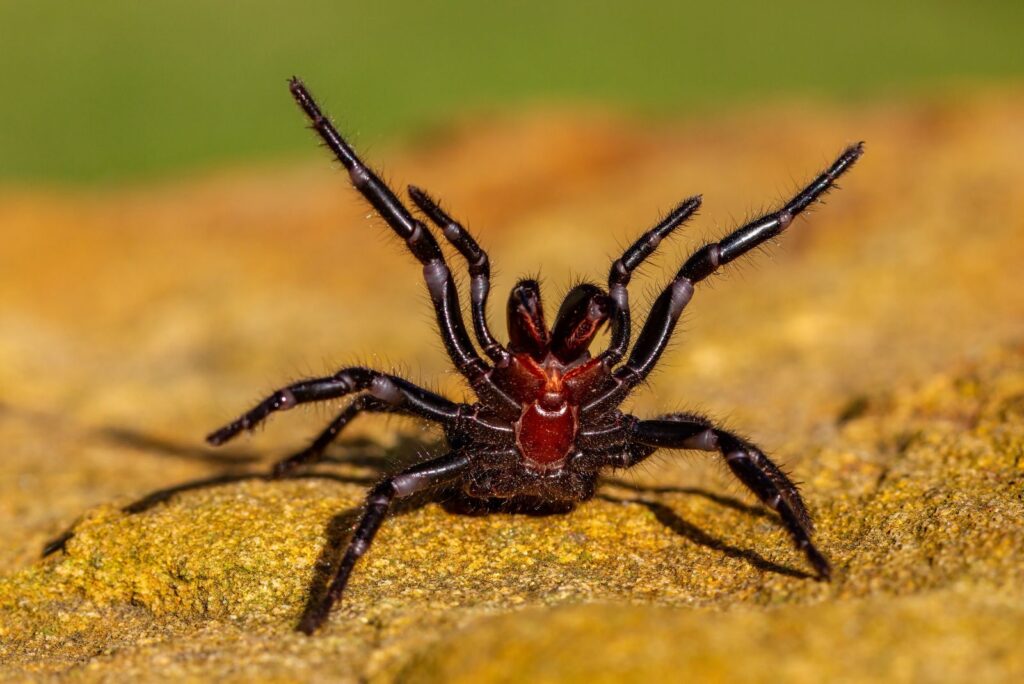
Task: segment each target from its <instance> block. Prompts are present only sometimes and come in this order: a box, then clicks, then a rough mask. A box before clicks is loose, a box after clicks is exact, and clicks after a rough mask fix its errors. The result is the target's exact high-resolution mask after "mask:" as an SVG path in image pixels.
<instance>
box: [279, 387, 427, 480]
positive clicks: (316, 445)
mask: <svg viewBox="0 0 1024 684" xmlns="http://www.w3.org/2000/svg"><path fill="white" fill-rule="evenodd" d="M364 412H370V413H399V412H400V413H411V414H412V415H418V414H416V413H415V412H410V411H402V410H401V408H400V407H396V406H394V405H392V404H389V403H387V402H386V401H381V400H380V399H378V398H377V397H375V396H373V395H372V394H361V395H359V396H358V397H356V398H355V399H354V400H353V401H352V403H351V404H349V405H348V406H346V407H345V408H344V409H343V410H342V411H341V412H340V413H339V414H338V415H337V416H335V418H334V420H332V421H331V424H330V425H328V426H327V427H326V428H325V429H324V430H323V432H321V433H320V434H319V435H317V436H316V439H314V440H313V442H312V443H311V444H310V445H309V446H308V447H306V448H305V449H303V450H302V451H299V452H296V453H294V454H292V455H291V456H289V457H288V458H284V459H281V460H280V461H278V462H277V463H275V464H274V467H273V469H272V470H271V476H272V477H275V478H278V477H284V476H285V475H288V474H289V473H291V472H292V471H294V470H295V469H296V468H299V467H300V466H304V465H313V464H314V463H318V462H319V461H320V460H321V459H323V456H324V451H325V450H326V449H327V447H328V446H329V445H330V443H331V442H333V441H334V440H335V439H337V438H338V435H340V434H341V431H342V430H343V429H344V428H345V426H346V425H348V424H349V423H351V422H352V420H353V419H354V418H355V417H356V416H358V415H359V414H360V413H364ZM422 417H424V418H427V419H428V420H429V419H430V416H422Z"/></svg>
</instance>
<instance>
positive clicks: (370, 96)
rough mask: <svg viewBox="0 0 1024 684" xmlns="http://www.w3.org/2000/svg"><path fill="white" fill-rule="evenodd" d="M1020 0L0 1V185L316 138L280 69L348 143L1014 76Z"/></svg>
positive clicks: (124, 171) (113, 175)
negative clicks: (309, 94) (495, 124)
mask: <svg viewBox="0 0 1024 684" xmlns="http://www.w3.org/2000/svg"><path fill="white" fill-rule="evenodd" d="M1022 37H1024V2H1022V1H1021V0H1007V1H1004V2H995V1H976V2H945V1H941V0H933V1H930V2H920V1H914V2H893V1H892V0H889V1H885V0H867V1H861V2H858V3H838V2H807V1H806V0H775V1H774V2H772V3H750V2H741V1H738V0H725V1H721V0H720V1H718V2H707V1H704V2H697V3H681V2H680V3H669V2H659V3H643V2H631V3H625V2H621V1H619V2H559V1H555V0H547V1H546V2H510V3H502V4H498V3H480V2H465V1H461V0H460V1H458V2H447V3H437V4H435V3H429V2H410V1H408V0H403V1H401V2H391V3H379V2H328V1H326V0H323V1H318V0H293V1H291V2H287V3H286V2H271V1H270V0H253V1H250V2H228V1H226V0H225V1H220V2H214V1H211V0H174V2H165V1H163V0H159V1H158V0H147V1H145V2H128V1H123V2H113V1H109V0H92V1H90V2H66V1H65V2H52V1H48V0H31V1H28V0H0V51H2V59H0V83H3V86H4V87H3V97H2V99H0V182H3V183H5V184H11V183H17V184H35V183H46V184H55V183H56V184H82V183H85V184H90V185H94V184H107V183H111V182H117V183H123V182H135V181H139V180H144V179H150V178H154V177H168V176H178V175H183V174H186V173H189V172H193V171H196V170H202V169H208V168H211V167H218V166H226V165H235V164H246V163H251V162H254V161H263V160H268V161H273V160H280V159H287V158H294V157H296V156H302V155H310V154H314V153H316V149H315V146H314V145H312V144H311V141H310V137H309V135H308V134H307V133H306V132H305V131H304V130H303V122H302V119H301V118H300V117H299V116H298V115H297V113H296V112H295V110H294V106H293V105H292V103H291V101H290V99H289V97H288V94H287V91H286V89H285V79H286V77H288V76H290V75H291V74H293V73H294V74H298V75H301V76H302V77H303V78H304V79H306V80H307V82H308V83H309V84H310V85H311V87H312V88H313V90H314V92H315V93H317V94H318V95H319V96H320V98H321V99H322V100H323V101H324V102H325V103H326V106H327V108H328V110H329V111H331V112H332V113H333V115H334V117H335V118H336V119H337V120H339V121H340V122H341V124H342V127H343V129H344V130H345V131H348V132H350V133H352V134H354V135H355V136H357V137H358V138H360V139H361V140H362V141H363V142H364V144H365V141H366V140H367V139H370V140H373V139H375V138H378V137H382V136H393V135H414V134H416V133H417V132H420V131H423V130H426V129H429V128H430V127H431V126H433V125H436V124H438V123H440V122H444V121H447V120H449V119H450V118H451V117H452V116H464V115H466V114H467V113H473V112H486V111H496V110H501V111H505V110H509V109H516V108H522V107H526V106H532V105H535V104H537V103H538V102H543V103H554V104H558V105H564V104H580V103H582V104H584V105H587V106H589V105H593V104H599V105H602V106H611V107H613V108H615V109H618V110H622V111H627V112H636V113H640V114H644V115H657V116H665V115H670V116H671V115H678V114H681V113H693V112H702V113H706V112H708V110H712V109H714V108H718V107H740V106H744V105H749V106H757V102H758V101H760V100H763V99H764V98H768V99H771V100H780V99H784V98H788V97H800V98H805V99H807V98H814V99H833V100H834V99H842V100H850V99H863V98H874V97H887V96H893V95H895V96H896V97H908V96H914V95H917V94H920V93H949V92H954V93H956V92H964V91H966V90H969V89H970V88H972V87H976V86H978V85H985V84H990V83H1001V82H1002V83H1005V82H1008V81H1019V80H1020V78H1021V76H1022V74H1024V47H1022V45H1021V43H1022Z"/></svg>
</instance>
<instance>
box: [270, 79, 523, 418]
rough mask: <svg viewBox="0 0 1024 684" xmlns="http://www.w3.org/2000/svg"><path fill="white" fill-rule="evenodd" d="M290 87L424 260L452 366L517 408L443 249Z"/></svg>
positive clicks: (303, 92)
mask: <svg viewBox="0 0 1024 684" xmlns="http://www.w3.org/2000/svg"><path fill="white" fill-rule="evenodd" d="M289 89H290V90H291V94H292V97H294V98H295V101H296V102H297V103H298V104H299V106H300V107H301V108H302V110H303V111H304V112H305V113H306V116H307V117H309V120H310V121H311V122H312V124H313V129H314V130H315V131H316V132H317V133H318V134H319V135H320V137H321V138H322V139H323V141H324V143H325V144H326V145H327V146H328V147H329V148H330V149H331V151H332V152H334V156H335V157H337V159H338V161H340V162H341V164H342V165H343V166H344V167H345V168H346V169H347V170H348V173H349V178H350V179H351V180H352V185H353V186H354V187H355V188H356V190H358V191H359V192H360V193H361V194H362V195H363V197H365V198H366V200H367V201H368V202H369V203H370V204H371V205H372V206H373V208H374V209H376V210H377V212H378V213H379V214H380V215H381V217H382V218H383V219H384V220H385V221H387V223H388V225H389V226H391V229H392V230H393V231H395V233H396V234H397V235H398V237H400V238H402V239H403V240H404V241H405V244H406V245H407V246H408V248H409V252H411V253H412V255H413V256H414V257H416V259H417V260H418V261H419V262H420V263H421V264H422V265H423V279H424V280H425V281H426V284H427V290H428V291H429V293H430V299H431V302H432V303H433V305H434V312H435V314H436V316H437V323H438V326H439V328H440V331H441V337H442V338H443V340H444V345H445V349H447V351H448V356H449V357H451V360H452V363H453V364H455V367H456V369H458V371H459V372H460V373H461V374H462V375H464V376H465V377H466V379H467V380H469V383H470V385H471V386H472V388H473V390H474V391H476V392H478V393H480V394H483V395H485V396H488V397H492V398H494V399H497V400H498V402H499V403H504V404H506V405H507V406H508V407H509V409H510V410H516V411H518V409H519V407H518V405H517V404H516V403H515V402H514V401H513V400H512V399H511V398H510V397H509V396H508V395H506V394H505V393H504V392H502V391H501V390H500V389H499V388H498V387H497V386H496V385H494V384H493V383H492V382H491V379H490V370H491V368H490V366H489V365H488V364H487V363H486V362H485V361H484V360H483V359H481V358H480V356H479V355H478V354H477V353H476V349H475V348H474V347H473V342H472V340H470V338H469V333H468V332H467V331H466V325H465V323H464V322H463V320H462V311H461V308H460V306H459V293H458V289H457V288H456V287H455V281H454V279H453V278H452V274H451V271H450V270H449V268H448V264H447V263H446V262H445V259H444V254H442V252H441V248H440V246H438V244H437V240H435V239H434V236H433V235H432V234H431V233H430V230H428V229H427V227H426V225H424V224H423V222H422V221H419V220H417V219H415V218H413V216H412V215H411V214H410V213H409V210H408V209H406V207H405V205H403V204H402V202H401V201H400V200H399V199H398V198H397V197H396V196H395V193H393V192H392V191H391V189H390V188H388V186H387V185H386V184H385V183H384V181H382V180H381V179H380V177H379V176H377V174H376V173H374V172H373V170H372V169H371V168H370V167H368V166H366V164H364V163H363V161H362V160H361V159H360V158H359V157H358V156H357V155H356V153H355V150H353V149H352V147H351V145H349V144H348V143H347V142H346V141H345V139H344V138H342V137H341V134H340V133H338V131H337V129H335V127H334V124H332V123H331V121H330V120H329V119H328V118H327V117H326V116H324V114H323V112H321V111H320V107H319V106H318V105H317V103H316V101H314V100H313V96H312V95H311V94H310V93H309V91H308V90H307V89H306V86H304V85H303V84H302V82H301V81H299V79H297V78H292V79H291V80H290V81H289Z"/></svg>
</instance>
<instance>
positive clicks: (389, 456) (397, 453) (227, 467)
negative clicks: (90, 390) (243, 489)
mask: <svg viewBox="0 0 1024 684" xmlns="http://www.w3.org/2000/svg"><path fill="white" fill-rule="evenodd" d="M96 436H97V437H99V438H100V439H102V440H107V441H111V442H114V443H116V444H119V445H122V446H128V447H131V448H135V449H138V450H140V451H146V452H149V453H154V454H158V455H161V456H170V457H174V458H182V459H185V460H190V461H202V462H204V463H209V464H212V465H219V466H221V468H222V471H221V472H219V473H217V474H214V475H210V476H206V477H199V478H196V479H193V480H187V481H185V482H180V483H178V484H175V485H171V486H169V487H161V488H159V489H155V490H153V491H151V492H148V493H146V494H144V495H142V496H141V497H139V498H138V499H135V500H134V501H132V502H130V503H128V504H125V505H124V506H122V507H121V511H122V512H123V513H126V514H128V515H135V514H139V513H144V512H145V511H148V510H150V509H152V508H154V507H156V506H158V505H160V504H163V503H167V502H168V501H170V500H171V499H173V498H174V497H175V496H177V495H179V494H184V493H186V492H190V491H196V490H202V489H209V488H213V487H221V486H224V485H230V484H234V483H237V482H245V481H251V480H265V481H268V482H272V481H275V480H286V479H319V480H334V481H335V482H339V483H343V484H357V485H361V486H366V487H368V486H370V485H372V484H374V483H375V482H377V480H378V479H379V478H380V477H381V476H382V475H383V474H384V473H386V472H389V471H390V469H391V468H393V467H394V466H395V464H396V463H398V464H403V463H408V464H411V463H412V462H414V457H413V454H415V453H416V449H415V447H414V445H419V442H416V441H415V440H412V439H407V438H400V439H399V442H398V444H397V445H396V447H395V448H393V449H389V450H381V449H380V448H379V447H377V445H376V444H375V443H373V442H372V441H370V440H361V441H360V440H353V441H352V442H351V443H346V444H345V445H344V446H345V447H346V448H353V449H355V453H354V454H353V455H352V456H351V457H350V458H338V457H333V456H326V457H325V458H324V460H323V462H325V463H335V464H346V465H350V466H355V467H360V468H365V469H367V470H368V471H370V472H369V474H368V475H365V476H359V475H339V474H336V473H330V472H324V471H320V470H307V471H303V472H298V473H294V474H291V475H288V476H286V477H281V478H275V477H273V476H271V475H270V468H269V467H268V468H266V470H265V471H264V470H258V471H257V470H252V469H246V468H247V467H248V466H251V464H253V463H257V462H262V461H263V460H264V459H262V458H259V457H258V456H257V455H255V454H254V453H252V452H248V451H239V450H237V449H236V450H229V451H225V452H223V453H214V452H213V451H212V450H211V449H205V448H202V447H195V446H191V445H188V444H180V443H175V442H171V441H169V440H165V439H162V438H158V437H153V436H151V435H146V434H144V433H140V432H137V431H134V430H131V429H126V428H120V427H107V428H101V429H99V430H97V431H96ZM270 463H273V461H271V462H270ZM76 524H77V522H76V523H72V524H71V525H70V526H69V527H68V528H67V529H65V530H64V531H63V532H62V533H61V534H59V535H57V536H56V537H54V538H53V539H51V540H50V541H48V542H47V543H46V544H44V546H43V549H42V552H41V556H42V557H43V558H45V557H47V556H50V555H52V554H54V553H56V552H58V551H63V550H64V548H65V546H66V545H67V543H68V542H69V541H71V539H72V538H73V537H74V536H75V526H76Z"/></svg>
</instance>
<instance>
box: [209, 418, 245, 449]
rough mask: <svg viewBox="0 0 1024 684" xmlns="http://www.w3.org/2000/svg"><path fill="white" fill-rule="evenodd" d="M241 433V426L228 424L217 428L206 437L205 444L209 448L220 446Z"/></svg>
mask: <svg viewBox="0 0 1024 684" xmlns="http://www.w3.org/2000/svg"><path fill="white" fill-rule="evenodd" d="M241 431H242V426H241V425H239V424H238V423H228V424H227V425H225V426H224V427H222V428H218V429H216V430H214V431H213V432H211V433H210V434H208V435H206V443H207V444H209V445H210V446H220V445H221V444H224V442H227V441H228V440H230V439H232V438H234V437H235V435H237V434H238V433H239V432H241Z"/></svg>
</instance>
